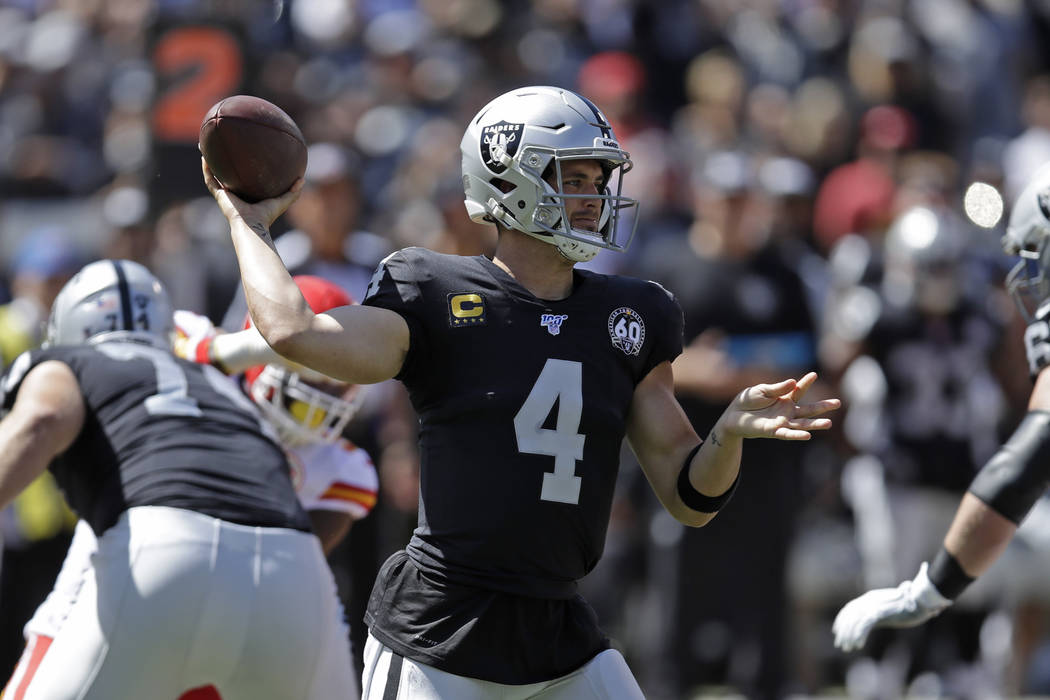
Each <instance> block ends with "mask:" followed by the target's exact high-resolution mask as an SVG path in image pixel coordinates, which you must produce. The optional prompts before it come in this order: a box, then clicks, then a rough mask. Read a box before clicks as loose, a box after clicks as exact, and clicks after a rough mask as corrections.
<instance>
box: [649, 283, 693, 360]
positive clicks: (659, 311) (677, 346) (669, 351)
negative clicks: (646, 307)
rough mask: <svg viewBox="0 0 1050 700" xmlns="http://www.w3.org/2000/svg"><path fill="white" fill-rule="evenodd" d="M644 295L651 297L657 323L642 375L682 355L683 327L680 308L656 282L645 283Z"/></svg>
mask: <svg viewBox="0 0 1050 700" xmlns="http://www.w3.org/2000/svg"><path fill="white" fill-rule="evenodd" d="M646 294H648V295H649V296H650V297H651V302H650V303H651V306H652V308H653V310H654V313H655V317H656V319H657V322H656V324H655V330H656V333H655V334H654V336H653V347H652V350H651V351H650V352H649V359H648V362H647V363H646V366H645V373H644V374H648V373H649V371H650V370H652V369H653V367H656V366H657V365H659V364H660V363H661V362H664V361H667V362H672V361H674V359H675V358H676V357H678V356H679V355H681V354H682V344H683V335H682V333H683V328H684V326H685V321H684V318H683V315H682V307H681V306H680V305H679V304H678V300H677V299H675V297H674V294H672V293H671V292H669V291H668V290H667V289H665V288H664V287H663V286H661V285H660V284H658V283H656V282H646ZM644 374H643V376H644Z"/></svg>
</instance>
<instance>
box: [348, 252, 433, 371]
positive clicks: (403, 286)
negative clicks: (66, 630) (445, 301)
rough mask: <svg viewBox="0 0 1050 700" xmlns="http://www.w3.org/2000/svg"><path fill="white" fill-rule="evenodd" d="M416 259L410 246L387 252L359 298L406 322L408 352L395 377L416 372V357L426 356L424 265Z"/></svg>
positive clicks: (418, 361)
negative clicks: (393, 313) (422, 277)
mask: <svg viewBox="0 0 1050 700" xmlns="http://www.w3.org/2000/svg"><path fill="white" fill-rule="evenodd" d="M418 263H419V256H418V255H417V254H416V252H415V249H413V248H406V249H404V250H399V251H397V252H394V253H391V254H390V255H388V256H387V257H386V258H385V259H383V261H382V262H380V263H379V266H378V267H377V268H376V271H375V273H374V274H373V275H372V280H371V281H370V282H369V283H368V289H367V290H366V291H365V298H364V300H363V301H362V302H361V303H362V304H363V305H364V306H375V307H377V308H381V309H389V310H390V311H393V312H395V313H397V314H398V315H399V316H401V318H403V319H404V320H405V323H406V324H408V331H409V346H408V354H407V355H406V356H405V361H404V363H403V364H402V365H401V370H400V371H399V372H398V374H397V376H396V377H395V379H400V380H404V379H405V378H406V377H408V376H410V375H412V374H414V373H416V372H418V371H419V368H420V366H421V364H422V363H421V360H420V358H425V357H426V347H427V344H428V343H427V333H426V324H425V323H424V320H423V318H424V315H423V309H422V305H423V295H422V292H421V291H420V279H419V275H420V274H424V273H425V267H424V266H422V265H419V264H418Z"/></svg>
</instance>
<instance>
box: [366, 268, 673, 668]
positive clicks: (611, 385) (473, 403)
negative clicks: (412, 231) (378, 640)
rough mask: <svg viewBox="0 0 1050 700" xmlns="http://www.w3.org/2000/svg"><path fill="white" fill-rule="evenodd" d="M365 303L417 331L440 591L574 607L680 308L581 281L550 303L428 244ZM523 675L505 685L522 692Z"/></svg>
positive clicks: (423, 501) (428, 510) (428, 519)
mask: <svg viewBox="0 0 1050 700" xmlns="http://www.w3.org/2000/svg"><path fill="white" fill-rule="evenodd" d="M363 303H364V304H366V305H371V306H377V307H382V308H387V309H391V310H393V311H396V312H397V313H398V314H400V315H401V316H402V317H403V318H404V319H405V321H406V323H407V324H408V327H409V329H410V334H411V341H410V346H409V351H408V354H407V356H406V358H405V362H404V364H403V366H402V369H401V372H400V374H399V375H398V378H399V379H400V380H401V381H402V382H403V383H404V384H405V386H406V388H407V389H408V391H409V394H410V397H411V400H412V404H413V406H414V408H415V410H416V412H417V413H418V415H419V419H420V447H421V457H422V463H421V475H420V491H421V493H420V512H419V524H418V527H417V528H416V531H415V533H414V534H413V536H412V539H411V542H410V543H409V545H408V547H407V552H408V556H409V557H410V558H411V560H412V562H413V563H414V565H415V566H416V567H418V569H419V570H420V571H421V572H422V573H423V575H424V576H425V577H429V578H431V579H433V580H437V581H441V582H442V583H443V585H452V586H462V587H468V588H473V589H483V590H485V591H489V592H492V591H496V592H503V593H508V594H516V595H520V596H527V597H532V598H535V599H547V600H548V601H550V600H571V599H573V598H574V595H575V589H576V583H575V582H576V581H577V580H578V579H579V578H581V577H583V576H584V575H585V574H587V573H588V572H589V571H591V569H593V568H594V566H595V564H596V563H597V562H598V559H599V558H600V557H601V553H602V548H603V545H604V541H605V533H606V528H607V526H608V522H609V512H610V508H611V504H612V498H613V490H614V486H615V481H616V473H617V471H618V467H619V456H620V447H621V444H622V441H623V437H624V433H625V430H626V420H627V414H628V410H629V408H630V404H631V399H632V396H633V394H634V389H635V386H636V385H637V384H638V382H639V381H641V380H642V379H643V378H644V377H645V376H646V375H647V374H648V373H649V371H650V370H651V369H652V368H653V367H655V366H656V365H658V364H660V363H661V362H664V361H668V360H672V359H674V358H675V357H676V356H677V355H678V354H679V353H680V352H681V349H682V315H681V310H680V309H679V307H678V305H677V303H676V302H675V301H674V299H673V298H672V297H671V295H670V294H669V293H668V292H667V291H666V290H664V289H663V288H662V287H660V286H659V285H657V284H654V283H651V282H643V281H641V280H636V279H631V278H627V277H617V276H607V275H600V274H596V273H592V272H587V271H581V270H577V271H576V272H575V279H574V288H573V291H572V294H571V295H570V296H569V297H567V298H566V299H563V300H560V301H544V300H541V299H537V298H536V297H534V296H533V295H532V294H531V293H530V292H528V291H527V290H526V289H525V288H524V287H522V286H521V285H520V284H519V283H518V282H517V281H516V280H515V279H514V278H513V277H511V276H510V275H508V274H507V273H506V272H505V271H503V270H502V269H501V268H500V267H499V266H497V265H496V264H495V263H493V262H492V261H491V260H489V259H488V258H486V257H483V256H477V257H462V256H454V255H441V254H438V253H434V252H432V251H428V250H425V249H421V248H409V249H406V250H402V251H400V252H398V253H395V254H393V255H391V256H390V257H388V258H387V259H386V260H385V261H384V262H383V263H382V264H381V265H380V267H379V269H378V270H377V272H376V275H375V276H374V277H373V280H372V283H371V284H370V285H369V291H368V294H367V295H366V297H365V300H364V302H363ZM403 583H404V582H403V581H402V582H400V583H398V584H397V585H401V584H403ZM379 585H381V584H379ZM378 594H379V591H378V588H377V595H378ZM377 602H378V601H377ZM402 602H404V603H405V604H406V605H411V606H413V607H414V606H415V605H416V603H414V602H410V601H408V599H407V598H406V597H404V596H403V597H402ZM398 605H399V606H400V605H401V603H400V602H399V603H398ZM463 609H464V608H463V607H462V606H460V610H463ZM479 612H480V611H479ZM519 612H520V611H519ZM415 614H418V616H419V617H420V618H423V617H425V616H426V613H425V611H422V612H421V611H413V612H412V613H410V614H409V616H412V615H415ZM544 614H546V615H548V616H549V615H550V613H549V612H547V613H544ZM572 614H578V611H577V612H573V613H572ZM453 615H454V613H453ZM588 622H590V621H588ZM424 628H425V627H424ZM408 631H409V630H408V628H403V629H402V632H403V633H404V634H407V633H408ZM392 636H396V635H386V636H385V637H383V639H384V641H385V642H387V643H390V639H391V637H392ZM442 636H443V637H446V638H447V635H442ZM395 641H396V639H395ZM430 642H433V643H434V644H433V646H434V647H437V646H440V642H439V640H437V639H431V640H430ZM430 642H428V643H427V646H431V644H430ZM497 646H498V645H497ZM399 648H401V647H399ZM402 653H404V652H402ZM443 653H444V651H441V652H437V651H435V653H434V655H433V656H425V657H424V658H425V660H426V661H428V662H430V663H435V662H439V661H440V659H441V655H442V654H443ZM494 653H500V652H499V650H498V649H496V650H495V652H494ZM494 663H496V662H494ZM508 663H509V660H508ZM444 668H446V669H447V670H452V671H453V672H464V671H463V670H462V669H461V668H460V667H455V666H449V665H445V666H444ZM488 673H489V675H488V677H489V678H490V679H492V680H497V678H495V677H493V672H492V670H491V669H489V672H488ZM496 673H498V672H496ZM514 673H515V672H514V671H510V672H508V674H509V675H502V676H500V679H502V680H503V682H528V681H527V680H523V679H524V678H526V677H528V672H527V671H523V672H522V674H520V675H514ZM468 675H473V674H471V673H468ZM508 677H513V678H515V679H516V680H514V681H509V680H507V678H508ZM540 677H543V675H542V674H540ZM531 680H538V678H531Z"/></svg>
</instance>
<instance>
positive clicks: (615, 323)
mask: <svg viewBox="0 0 1050 700" xmlns="http://www.w3.org/2000/svg"><path fill="white" fill-rule="evenodd" d="M609 339H610V340H611V341H612V344H613V347H614V348H620V349H621V350H623V351H624V353H626V354H628V355H637V354H638V353H639V352H641V350H642V345H643V344H644V343H645V321H643V320H642V317H641V316H640V315H639V313H638V312H637V311H635V310H634V309H632V308H630V307H628V306H621V307H620V308H618V309H616V310H615V311H613V312H612V313H611V314H609Z"/></svg>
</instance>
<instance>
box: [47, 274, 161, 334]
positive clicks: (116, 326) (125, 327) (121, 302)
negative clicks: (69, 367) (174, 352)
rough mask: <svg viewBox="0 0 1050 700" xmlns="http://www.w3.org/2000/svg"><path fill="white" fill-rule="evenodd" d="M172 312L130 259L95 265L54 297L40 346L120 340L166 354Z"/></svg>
mask: <svg viewBox="0 0 1050 700" xmlns="http://www.w3.org/2000/svg"><path fill="white" fill-rule="evenodd" d="M173 313H174V312H173V310H172V306H171V300H170V299H169V298H168V293H167V291H166V290H165V289H164V285H163V284H161V282H160V280H158V279H157V278H156V277H154V276H153V274H152V273H151V272H150V271H149V270H147V269H146V268H145V267H143V266H142V265H140V264H138V263H136V262H132V261H130V260H97V261H95V262H92V263H89V264H87V265H85V266H84V267H83V268H81V269H80V271H79V272H77V273H76V274H75V275H73V277H72V279H70V280H69V281H68V282H66V284H65V286H64V287H62V291H60V292H59V293H58V296H56V297H55V302H54V304H52V305H51V316H50V318H48V321H47V334H46V337H45V339H44V345H45V346H48V347H50V346H54V345H81V344H95V343H101V342H105V341H110V340H123V341H130V342H137V343H143V344H146V345H152V346H154V347H159V348H165V349H170V348H171V347H172V341H173V339H174V335H175V321H174V315H173Z"/></svg>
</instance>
